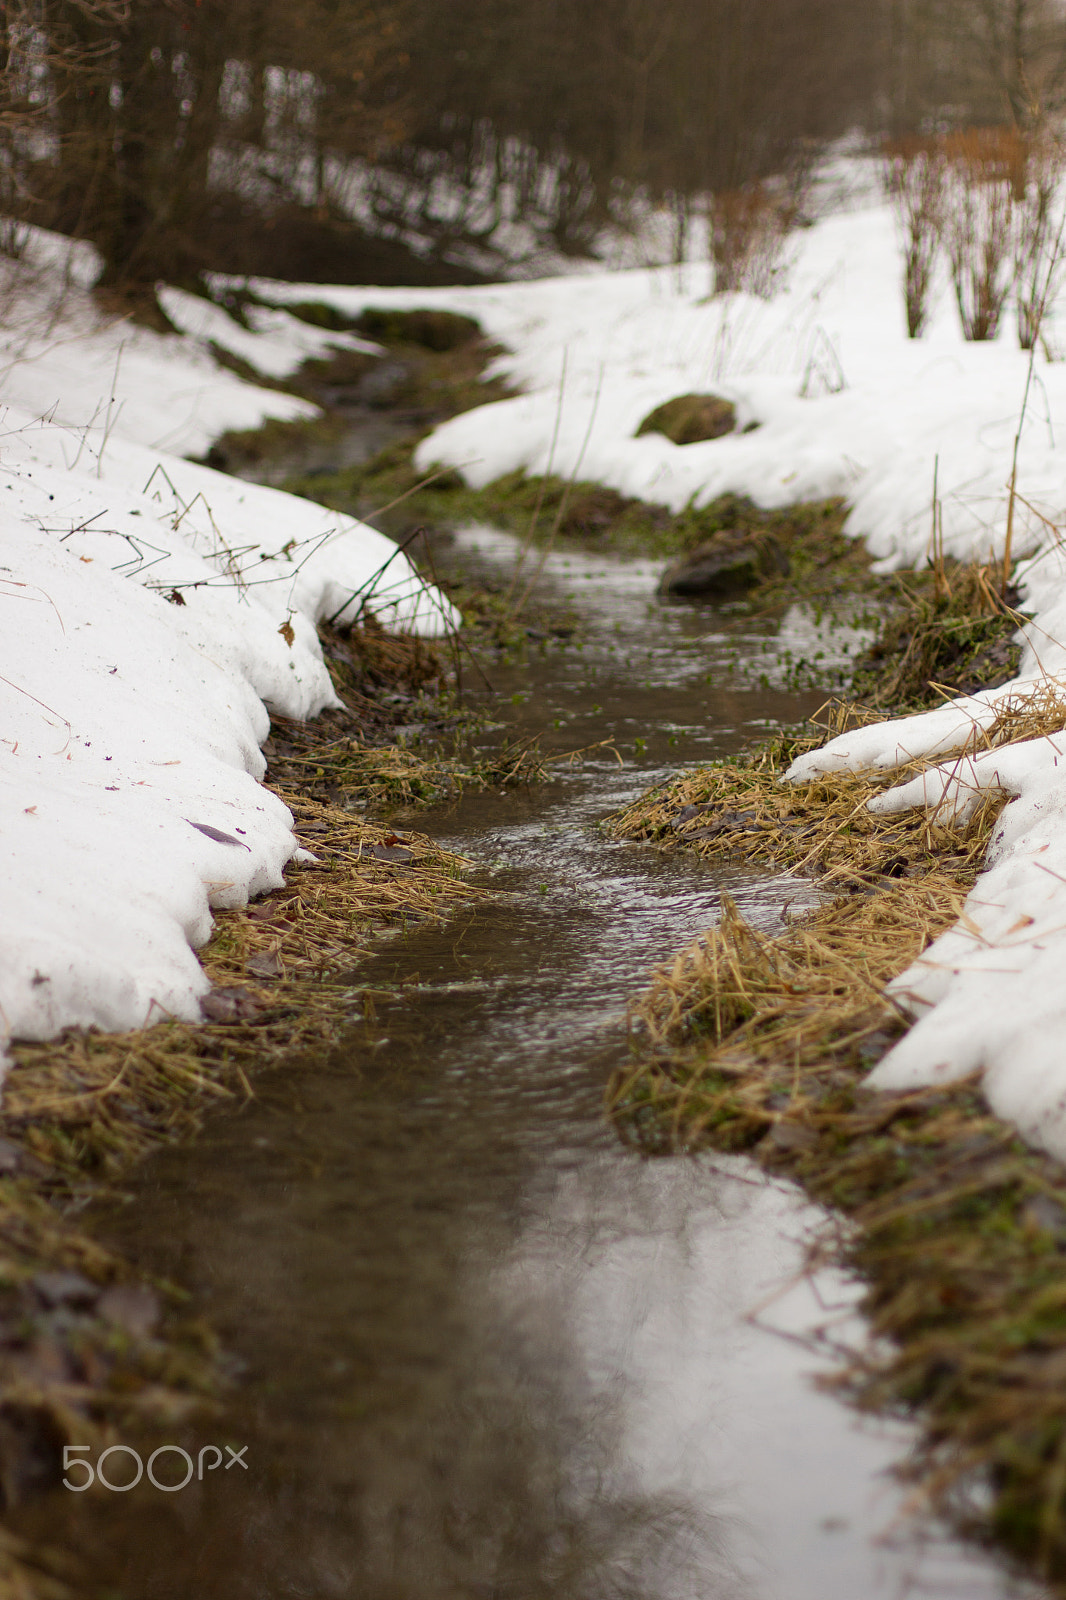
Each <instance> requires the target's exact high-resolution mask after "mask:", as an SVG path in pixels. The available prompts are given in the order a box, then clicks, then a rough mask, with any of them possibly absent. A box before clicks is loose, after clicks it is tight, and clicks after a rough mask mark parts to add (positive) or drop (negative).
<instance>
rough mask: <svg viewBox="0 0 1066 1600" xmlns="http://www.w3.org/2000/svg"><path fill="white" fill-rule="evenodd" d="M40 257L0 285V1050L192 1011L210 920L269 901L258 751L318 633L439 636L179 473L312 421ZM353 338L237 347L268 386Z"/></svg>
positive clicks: (376, 560) (289, 709)
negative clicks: (98, 305) (374, 626)
mask: <svg viewBox="0 0 1066 1600" xmlns="http://www.w3.org/2000/svg"><path fill="white" fill-rule="evenodd" d="M34 247H35V252H36V259H35V260H34V259H32V257H31V261H30V263H29V264H28V265H27V266H23V267H21V268H18V269H14V268H12V267H11V265H10V264H6V267H5V271H4V274H3V278H2V279H0V373H2V382H0V399H2V401H3V402H4V404H3V409H2V410H0V608H2V617H3V623H2V626H0V699H2V702H3V707H4V716H3V725H2V726H0V1057H2V1055H3V1046H4V1041H5V1039H8V1038H10V1037H12V1036H14V1037H26V1038H45V1037H48V1036H49V1035H50V1034H52V1033H55V1032H56V1031H58V1030H59V1029H61V1028H62V1027H64V1026H67V1025H70V1024H84V1025H90V1024H96V1025H98V1026H99V1027H101V1028H109V1029H112V1028H114V1029H118V1028H132V1027H137V1026H140V1025H142V1024H144V1023H147V1022H152V1021H156V1020H159V1019H160V1018H162V1017H164V1016H177V1017H183V1018H196V1017H198V1016H199V999H200V996H201V995H202V994H203V993H204V991H205V990H206V988H207V981H206V979H205V977H204V974H203V972H202V970H201V968H200V966H199V963H198V962H197V959H196V956H195V954H194V953H193V952H194V947H195V946H198V945H200V944H202V943H203V942H204V941H205V940H206V939H207V937H208V935H209V933H210V928H211V908H212V907H220V906H232V905H239V904H243V903H244V901H245V900H246V899H247V897H248V896H249V895H252V894H256V893H258V892H261V891H263V890H265V889H268V888H270V887H273V886H277V885H279V884H280V883H281V882H282V881H283V880H282V870H283V868H284V866H285V863H286V861H287V860H288V859H289V858H290V857H291V855H292V854H293V851H294V849H295V848H296V842H295V840H294V838H293V836H292V833H291V831H290V823H291V817H290V815H289V813H288V811H287V810H286V808H285V807H284V806H283V805H282V804H281V803H280V802H279V801H278V800H276V799H275V798H274V796H273V795H272V794H271V793H270V792H269V791H267V790H266V789H264V788H263V787H262V785H261V783H260V782H259V781H258V780H259V779H260V778H261V776H262V773H263V770H264V767H265V762H264V759H263V756H262V753H261V751H260V748H259V747H260V744H261V742H262V740H263V739H264V738H265V737H266V734H267V731H268V728H269V712H270V711H271V710H274V711H278V712H281V713H284V714H285V715H287V716H291V717H308V716H313V715H314V714H315V713H316V712H317V711H319V710H320V709H322V708H323V707H324V706H328V705H330V704H332V703H334V694H333V690H332V686H331V684H330V680H329V675H328V673H327V671H326V669H325V665H324V663H323V661H322V656H321V651H320V648H319V644H318V639H317V635H316V632H315V623H316V621H317V620H319V619H320V618H322V617H326V616H330V615H332V614H333V613H336V612H339V611H340V610H341V609H342V608H343V607H345V606H346V605H347V608H348V613H349V615H351V614H352V613H353V612H354V611H355V609H357V608H358V607H359V606H360V605H361V604H363V603H364V602H366V601H368V600H369V602H370V604H371V606H372V609H373V611H374V612H375V614H376V615H377V616H378V617H379V618H380V619H381V620H382V621H383V622H384V623H386V625H393V626H399V627H407V628H414V629H416V630H418V631H420V632H424V633H429V634H433V633H437V632H440V631H441V630H442V628H443V627H444V626H445V622H446V619H447V618H448V616H449V608H448V607H447V603H446V602H445V601H443V599H442V597H441V596H440V595H439V594H437V593H436V592H435V591H432V590H426V589H425V588H424V586H423V585H422V584H421V583H420V582H419V580H418V579H417V578H416V576H415V574H414V573H413V571H412V569H411V568H410V567H409V566H408V564H407V562H406V561H405V559H404V558H403V556H402V555H400V554H399V553H398V552H397V549H396V546H395V545H394V544H392V543H391V542H390V541H389V540H387V539H385V538H384V537H383V536H382V535H380V534H378V533H376V532H374V531H373V530H372V529H369V528H367V527H365V526H363V525H362V524H360V523H356V522H354V521H353V520H352V519H351V518H347V517H343V516H339V515H337V514H335V513H331V512H327V511H325V510H323V509H322V508H321V507H319V506H315V505H312V504H311V503H309V502H307V501H303V500H298V499H295V498H293V497H291V496H288V495H284V494H281V493H279V492H278V491H276V490H273V489H267V488H260V487H258V486H256V485H251V484H245V483H240V482H238V481H237V480H235V479H232V478H228V477H226V476H224V475H223V474H221V473H217V472H213V471H211V470H210V469H209V468H206V467H201V466H196V465H193V464H191V463H190V462H188V461H185V460H182V459H180V456H179V455H178V454H177V453H176V452H179V451H182V450H184V451H189V452H196V453H199V452H202V451H203V450H204V449H206V447H207V445H208V444H209V443H210V442H211V440H212V439H213V438H214V437H217V435H218V434H219V432H221V431H223V430H224V429H225V428H227V427H249V426H256V425H258V424H259V423H260V422H261V421H262V420H263V419H264V418H265V417H268V416H282V417H292V416H299V415H302V414H306V413H308V412H310V411H312V410H313V408H312V407H308V406H307V405H306V403H305V402H303V401H300V400H294V399H292V398H291V397H288V396H286V395H282V394H279V393H276V392H271V391H267V390H263V389H258V388H255V387H253V386H250V385H248V384H246V383H243V382H241V381H240V380H239V379H237V378H235V377H234V376H233V375H232V374H231V373H230V372H228V371H226V370H224V369H223V368H221V367H219V366H218V364H217V363H216V362H215V360H214V359H213V357H212V356H211V354H210V352H209V350H208V349H207V347H206V346H205V345H204V344H203V343H202V342H200V340H202V339H203V337H204V336H205V335H206V336H207V337H212V338H213V337H216V335H217V332H218V330H217V329H216V328H215V327H214V326H213V325H212V326H209V327H206V328H204V327H194V328H192V329H191V330H190V334H198V335H199V336H200V339H199V340H198V339H196V338H194V337H191V336H190V337H186V338H178V337H176V336H167V337H163V336H160V335H157V334H154V333H152V332H150V331H148V330H145V329H142V328H136V327H133V326H131V325H129V324H128V323H116V322H114V321H112V322H110V323H109V322H108V321H107V320H105V319H103V318H102V317H101V316H100V315H99V314H98V313H96V312H95V311H94V310H93V307H92V303H91V301H90V300H89V298H88V296H87V295H86V294H85V292H84V290H83V289H82V288H81V287H80V285H79V276H81V277H82V279H84V278H85V277H91V272H92V262H91V261H88V262H87V261H86V260H85V257H84V253H82V254H81V255H78V256H75V257H74V258H73V259H72V260H71V261H67V260H66V259H65V257H64V255H63V254H62V253H61V252H60V251H59V249H58V246H57V244H56V242H55V241H50V240H48V239H47V238H37V239H35V240H34ZM61 268H62V269H63V270H61ZM164 298H165V299H166V303H167V307H168V310H169V311H170V312H171V314H172V316H174V318H175V320H176V321H182V323H183V325H188V323H189V322H191V321H192V320H193V319H194V318H195V317H196V316H197V315H198V314H200V315H202V314H203V313H202V312H201V311H200V306H201V303H200V302H197V301H195V300H194V299H193V297H190V296H179V294H178V292H177V291H166V292H165V294H164ZM189 302H191V304H190V303H189ZM203 310H204V312H206V313H207V314H208V315H210V314H211V307H210V306H206V307H204V308H203ZM218 316H219V317H222V318H223V321H227V320H228V319H226V318H224V317H223V314H222V313H221V312H220V313H218ZM232 326H233V329H234V335H235V336H236V334H237V333H238V332H239V330H237V329H236V325H232ZM222 331H223V333H225V330H224V329H223V330H222ZM351 342H352V341H350V340H347V339H346V338H345V337H344V336H340V337H337V336H332V335H328V334H327V335H322V334H319V333H318V332H317V331H316V330H313V329H310V328H308V327H307V326H306V325H305V324H303V323H298V322H295V321H294V319H292V318H291V317H289V316H288V314H287V313H278V314H274V313H266V314H265V315H264V318H263V319H262V323H261V325H260V327H259V331H258V332H256V333H248V332H246V331H245V332H243V334H242V348H241V352H240V353H241V354H242V355H244V356H245V358H246V359H247V360H249V361H252V362H257V363H258V365H259V366H260V369H261V370H263V371H264V372H269V373H274V374H279V373H285V372H291V371H293V370H295V368H296V367H297V366H298V365H299V364H300V362H301V361H302V360H303V359H305V357H306V356H307V355H308V354H309V353H313V354H318V353H321V351H322V350H323V349H324V348H326V347H328V346H329V344H330V343H340V344H345V343H351Z"/></svg>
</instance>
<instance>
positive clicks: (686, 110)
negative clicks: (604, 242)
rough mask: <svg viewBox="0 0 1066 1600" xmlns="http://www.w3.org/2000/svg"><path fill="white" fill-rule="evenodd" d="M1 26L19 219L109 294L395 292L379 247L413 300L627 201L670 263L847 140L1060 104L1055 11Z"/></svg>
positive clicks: (745, 8) (125, 19)
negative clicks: (443, 264) (664, 216)
mask: <svg viewBox="0 0 1066 1600" xmlns="http://www.w3.org/2000/svg"><path fill="white" fill-rule="evenodd" d="M0 18H2V20H3V24H4V26H3V29H2V31H0V82H2V85H3V93H4V103H3V114H2V115H0V140H2V150H0V156H2V164H0V182H2V183H3V187H4V194H3V197H2V198H3V204H4V209H5V210H6V211H7V212H9V213H12V214H17V215H20V216H24V217H28V218H30V219H31V220H34V221H38V222H40V223H42V224H44V225H47V226H52V227H57V228H59V229H61V230H63V231H65V232H68V233H71V234H75V235H78V236H81V237H85V238H88V239H91V240H92V241H93V242H94V243H95V244H97V245H98V246H99V248H100V249H101V251H102V252H103V254H104V257H105V260H106V262H107V272H108V275H109V276H110V278H111V279H112V280H113V281H115V282H130V281H132V282H150V281H152V280H154V279H155V278H157V277H161V276H166V277H167V278H169V279H170V280H171V281H175V280H179V281H180V280H181V279H183V278H191V277H192V276H193V275H195V273H196V272H197V271H199V270H201V269H202V268H204V267H205V266H207V267H210V266H215V267H225V266H229V267H232V268H234V269H235V270H240V271H264V272H276V273H279V274H281V273H290V274H293V275H297V276H304V277H337V276H347V277H349V278H357V277H363V278H365V277H367V276H368V275H372V274H374V273H375V272H376V274H377V275H379V276H380V275H382V274H383V273H385V272H388V273H390V274H391V275H394V276H395V275H396V273H397V272H398V270H399V269H398V266H397V262H398V259H399V256H398V255H397V258H396V260H392V261H391V263H390V264H387V263H386V261H385V258H384V257H383V256H381V258H380V259H377V258H375V256H374V252H375V250H376V251H378V252H379V256H380V253H381V252H382V251H384V250H385V249H386V245H387V242H388V240H389V238H390V236H391V238H392V240H393V241H394V244H395V247H396V250H397V251H398V252H399V251H400V247H401V246H405V245H406V244H407V243H410V241H411V240H412V239H414V240H415V253H416V256H417V254H418V252H419V251H420V252H421V255H422V261H421V264H420V265H418V266H416V267H412V268H411V270H412V271H414V272H416V274H421V275H422V276H423V277H425V276H431V275H432V271H433V262H434V261H439V259H440V258H441V256H442V255H443V254H445V253H446V252H447V250H448V249H449V248H451V249H452V250H453V258H452V259H453V265H452V266H451V267H450V268H449V269H448V272H447V275H448V276H450V277H453V278H454V277H455V276H456V272H455V268H454V260H455V259H458V258H456V257H455V255H454V247H455V245H456V243H457V242H461V241H462V240H464V239H465V240H469V238H470V237H471V236H474V235H478V234H480V235H482V236H484V235H486V234H487V233H488V232H489V231H490V230H491V228H492V227H493V226H495V225H496V224H497V223H498V222H499V221H501V220H507V221H510V222H512V223H514V222H521V221H522V219H523V218H525V217H529V216H534V215H535V216H536V217H537V219H538V221H539V223H540V225H541V226H542V227H546V228H547V229H548V230H549V232H550V233H551V234H552V235H553V237H554V239H555V242H556V244H557V245H558V246H559V247H560V248H562V249H565V250H579V249H581V248H582V247H583V246H585V245H586V244H587V242H588V239H589V238H590V236H591V234H592V232H593V231H594V230H595V229H596V228H597V227H599V226H600V225H602V223H603V222H604V221H605V220H606V219H608V218H609V217H611V216H612V215H613V216H618V215H619V214H620V211H622V210H624V207H625V205H626V202H627V200H628V199H631V198H632V197H633V196H634V195H639V196H641V197H643V199H644V200H646V201H647V202H649V203H664V204H666V205H668V206H670V207H671V208H673V210H674V212H675V214H676V217H677V228H678V240H679V247H680V245H681V244H683V234H684V227H685V221H686V218H687V215H688V208H689V206H690V204H691V202H692V200H693V197H705V196H708V195H721V194H729V193H736V192H742V191H744V189H745V187H746V186H750V185H752V184H756V183H758V182H759V180H763V179H767V178H780V177H781V176H782V175H784V176H785V177H786V178H787V177H788V176H789V175H790V174H793V173H795V172H797V171H802V169H803V168H804V167H805V166H806V165H808V164H809V162H810V161H811V159H812V157H813V156H814V155H815V154H816V153H817V151H818V150H819V149H820V148H822V147H823V146H824V144H825V142H826V141H828V140H830V139H832V138H834V137H836V136H838V135H840V134H842V133H844V132H846V131H847V130H848V129H851V128H854V127H860V128H864V129H866V130H867V131H871V132H875V131H885V132H891V133H893V134H895V135H898V134H900V133H902V132H906V131H908V130H911V129H918V128H920V127H921V126H923V125H926V124H929V123H930V122H931V121H936V120H937V119H939V120H940V122H941V123H944V122H949V123H950V122H954V123H965V122H967V121H969V122H973V121H974V120H977V121H979V122H981V123H983V124H1007V123H1013V124H1014V125H1017V126H1025V125H1027V124H1029V123H1031V122H1032V120H1033V119H1034V118H1040V117H1045V116H1047V115H1049V114H1054V112H1055V111H1057V110H1058V108H1059V107H1060V106H1061V104H1062V99H1063V93H1064V87H1066V20H1064V15H1063V11H1062V8H1061V6H1060V5H1059V4H1058V3H1057V0H866V4H864V5H861V6H860V5H857V4H856V3H855V0H588V3H587V4H585V5H583V6H579V7H575V6H573V5H570V4H566V5H564V4H563V0H449V3H448V4H447V5H442V4H441V3H440V0H0ZM360 207H361V208H362V211H360ZM360 216H361V217H362V231H361V232H360V228H359V226H358V222H359V218H360ZM368 219H369V220H368ZM430 235H432V237H430ZM427 239H428V243H426V242H424V241H426V240H427ZM419 241H423V242H419ZM408 254H409V252H408ZM473 270H474V269H473V267H472V268H471V271H473Z"/></svg>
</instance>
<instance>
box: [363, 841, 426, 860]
mask: <svg viewBox="0 0 1066 1600" xmlns="http://www.w3.org/2000/svg"><path fill="white" fill-rule="evenodd" d="M369 854H370V855H372V856H373V857H374V859H375V860H376V861H396V862H402V861H413V860H414V858H415V853H414V851H413V850H404V849H403V848H402V846H395V847H394V846H392V845H387V844H372V845H371V846H370V850H369Z"/></svg>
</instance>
